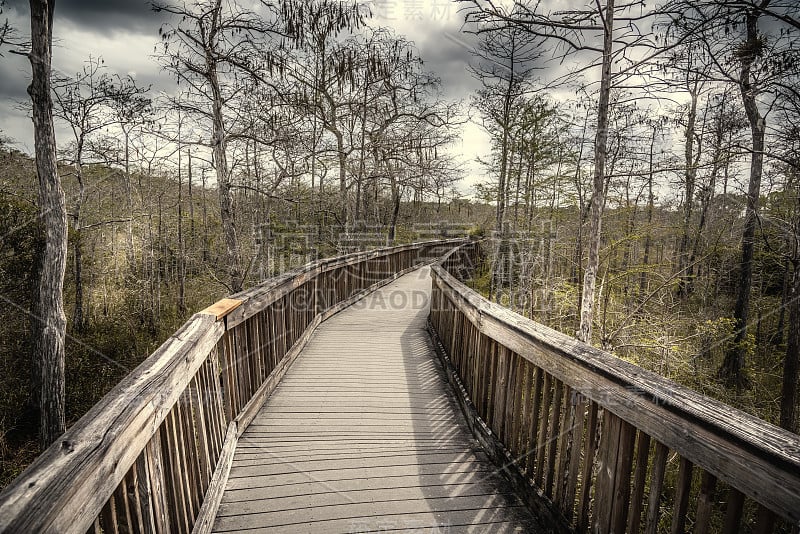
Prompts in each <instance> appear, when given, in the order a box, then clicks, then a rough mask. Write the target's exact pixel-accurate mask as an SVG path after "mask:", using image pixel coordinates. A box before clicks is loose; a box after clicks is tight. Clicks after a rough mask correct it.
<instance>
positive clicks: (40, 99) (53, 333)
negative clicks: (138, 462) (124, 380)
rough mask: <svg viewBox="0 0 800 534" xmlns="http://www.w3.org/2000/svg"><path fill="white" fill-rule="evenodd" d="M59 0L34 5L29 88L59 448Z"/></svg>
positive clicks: (44, 386)
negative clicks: (55, 44)
mask: <svg viewBox="0 0 800 534" xmlns="http://www.w3.org/2000/svg"><path fill="white" fill-rule="evenodd" d="M54 7H55V0H30V9H31V52H30V54H28V59H29V60H30V63H31V71H32V78H31V84H30V86H28V94H29V95H30V97H31V104H32V109H33V130H34V141H35V147H36V174H37V176H38V180H39V213H40V217H41V220H42V222H43V224H44V229H45V233H46V237H45V246H44V254H43V258H42V262H41V271H40V273H39V284H38V287H37V292H36V298H35V299H34V300H33V308H34V309H33V314H32V324H31V331H32V334H33V341H34V342H33V356H34V367H37V369H38V371H37V372H36V377H37V379H38V380H39V383H38V384H34V387H37V386H38V389H39V394H38V401H39V402H38V404H39V410H40V424H39V439H40V441H41V444H42V446H44V447H46V446H49V445H50V444H51V443H53V442H54V441H55V440H56V439H57V438H58V437H59V436H60V435H61V434H63V433H64V430H65V428H66V424H65V417H64V337H65V335H66V328H67V319H66V316H65V314H64V301H63V288H64V272H65V270H66V266H67V208H66V201H65V199H64V191H63V189H62V188H61V178H60V177H59V175H58V167H57V160H56V136H55V131H54V129H53V102H52V98H51V92H50V91H51V86H50V65H51V60H52V41H53V10H54Z"/></svg>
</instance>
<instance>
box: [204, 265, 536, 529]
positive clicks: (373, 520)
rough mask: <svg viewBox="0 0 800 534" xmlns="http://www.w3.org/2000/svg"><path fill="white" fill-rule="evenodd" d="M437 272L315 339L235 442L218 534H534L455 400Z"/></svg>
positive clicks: (335, 320) (372, 300)
mask: <svg viewBox="0 0 800 534" xmlns="http://www.w3.org/2000/svg"><path fill="white" fill-rule="evenodd" d="M429 288H430V279H429V278H428V270H427V269H421V270H418V271H414V272H412V273H411V274H408V275H406V276H404V277H402V278H400V279H398V280H397V281H395V282H394V283H392V284H390V285H388V286H386V287H384V288H383V289H381V290H378V291H376V292H374V293H371V294H370V295H368V296H366V297H365V298H364V299H362V300H361V301H359V302H358V303H356V304H355V305H353V306H351V307H350V308H347V309H345V310H344V311H342V312H340V313H339V314H337V315H336V316H334V317H332V318H331V319H329V320H328V321H326V322H324V323H322V324H321V325H320V326H319V327H317V330H316V332H315V333H314V335H313V336H311V338H310V339H309V340H308V343H307V345H306V348H305V349H304V351H303V352H302V354H301V355H300V356H299V357H298V359H297V360H296V361H295V363H294V364H293V366H292V367H291V368H290V369H289V370H288V371H287V373H286V376H285V378H284V380H283V381H282V382H281V383H279V384H278V386H277V388H276V389H275V391H274V393H273V394H272V396H271V397H270V398H269V399H268V400H267V402H266V403H265V404H264V406H263V408H262V409H261V410H260V411H259V412H258V413H257V414H256V415H255V417H254V418H253V420H252V424H251V425H250V426H249V427H248V428H247V429H246V430H245V432H244V433H243V434H242V435H241V437H240V439H239V444H238V447H237V450H236V454H235V456H234V459H233V466H232V468H231V471H230V475H229V478H228V485H227V489H226V491H225V493H224V495H223V497H222V502H221V504H220V508H219V513H218V516H217V520H216V522H215V524H214V531H215V532H236V531H241V530H248V531H251V530H256V531H269V532H280V531H284V532H298V531H303V532H351V531H367V530H380V529H384V530H385V529H387V528H400V529H402V528H406V529H411V530H413V529H426V528H427V529H431V528H435V527H440V528H444V527H450V528H452V529H454V530H457V531H459V532H460V531H476V532H477V531H485V530H487V529H490V530H492V531H498V532H505V531H509V532H513V531H515V530H516V531H523V532H531V531H535V528H536V527H535V524H534V523H533V519H532V518H531V517H530V515H529V514H528V512H527V510H526V509H525V508H524V507H522V505H521V503H520V502H519V501H517V500H516V499H515V497H513V496H512V493H511V490H510V488H508V487H507V486H506V485H505V484H504V481H503V479H502V478H499V477H498V476H496V475H494V474H493V466H492V465H491V464H490V463H489V462H488V461H487V460H486V458H485V456H484V455H483V454H482V453H481V452H480V450H479V448H478V447H477V445H476V444H475V442H474V440H472V439H471V436H470V435H469V431H468V429H467V428H466V426H465V425H464V422H463V419H462V416H461V414H460V412H459V411H458V408H457V406H456V405H455V404H454V402H453V400H452V398H451V395H450V394H449V393H448V390H447V389H446V384H445V382H444V380H443V378H442V373H441V370H440V367H439V366H438V364H437V363H436V362H435V360H434V352H433V348H432V345H431V342H430V339H429V337H428V335H427V333H426V331H425V326H426V318H427V313H428V299H429Z"/></svg>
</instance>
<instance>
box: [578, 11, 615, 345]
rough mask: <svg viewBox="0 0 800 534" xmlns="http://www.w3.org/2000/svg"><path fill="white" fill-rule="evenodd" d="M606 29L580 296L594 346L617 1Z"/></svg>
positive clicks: (584, 330)
mask: <svg viewBox="0 0 800 534" xmlns="http://www.w3.org/2000/svg"><path fill="white" fill-rule="evenodd" d="M603 25H604V26H605V31H604V36H603V70H602V75H601V79H600V102H599V104H598V107H597V133H596V135H595V140H594V176H593V177H592V200H591V203H590V205H589V210H590V215H589V236H588V237H589V258H588V260H587V262H586V272H585V273H584V276H583V292H582V295H581V322H580V326H579V327H578V332H577V336H576V337H577V338H578V339H579V340H581V341H583V342H584V343H591V342H592V320H593V319H594V290H595V284H596V282H597V269H598V267H599V265H600V235H601V231H602V219H603V207H604V204H605V181H606V176H605V167H606V156H607V150H608V148H607V146H606V143H607V141H608V106H609V97H610V95H611V60H612V57H611V55H612V51H613V46H614V35H613V34H614V0H607V2H606V13H605V19H604V23H603Z"/></svg>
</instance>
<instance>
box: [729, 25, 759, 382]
mask: <svg viewBox="0 0 800 534" xmlns="http://www.w3.org/2000/svg"><path fill="white" fill-rule="evenodd" d="M758 13H759V11H758V10H753V11H751V12H749V13H748V14H747V17H746V27H747V42H746V48H747V49H748V50H750V51H751V52H750V53H748V54H747V55H745V56H743V57H742V59H741V62H742V70H741V74H740V77H739V89H740V91H741V94H742V103H743V104H744V109H745V112H746V113H747V120H748V121H749V123H750V133H751V137H752V142H753V152H752V155H751V158H750V183H749V185H748V188H747V206H746V209H745V220H744V230H743V232H742V256H741V261H740V262H739V287H738V294H737V296H736V306H735V308H734V310H733V318H734V320H735V321H736V324H735V327H736V334H735V336H734V339H733V347H732V348H731V349H730V350H729V351H728V353H727V354H726V355H725V360H724V361H723V362H722V366H721V367H720V369H719V376H720V378H722V379H723V380H725V382H726V383H727V384H728V385H730V386H736V387H737V388H740V387H744V386H746V385H747V384H748V379H747V376H746V373H745V356H746V354H747V348H746V346H745V343H744V342H745V339H746V337H747V317H748V308H749V306H750V289H751V286H752V283H753V256H754V253H755V234H756V217H757V213H758V197H759V194H760V190H761V174H762V170H763V166H764V133H765V131H766V129H767V126H766V121H765V120H764V117H762V116H761V113H760V112H759V110H758V102H757V100H756V97H757V94H758V89H757V88H756V87H754V86H753V81H752V79H751V68H752V66H753V63H755V60H756V54H757V52H756V51H757V50H758V49H759V46H760V44H759V43H760V42H759V35H758Z"/></svg>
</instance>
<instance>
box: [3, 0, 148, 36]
mask: <svg viewBox="0 0 800 534" xmlns="http://www.w3.org/2000/svg"><path fill="white" fill-rule="evenodd" d="M6 5H7V7H9V8H11V9H13V10H15V11H17V12H19V13H27V12H28V2H27V1H25V0H7V1H6ZM55 14H56V20H58V19H62V20H65V21H68V22H70V23H72V24H74V25H76V26H78V27H81V28H82V29H85V30H91V31H96V32H98V33H101V34H110V33H114V32H118V31H128V32H133V33H152V34H153V35H155V34H156V32H157V31H158V26H159V24H160V21H161V16H160V15H159V14H158V13H155V12H154V11H153V10H152V9H151V8H150V2H149V1H148V0H58V1H57V2H56V12H55Z"/></svg>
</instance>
